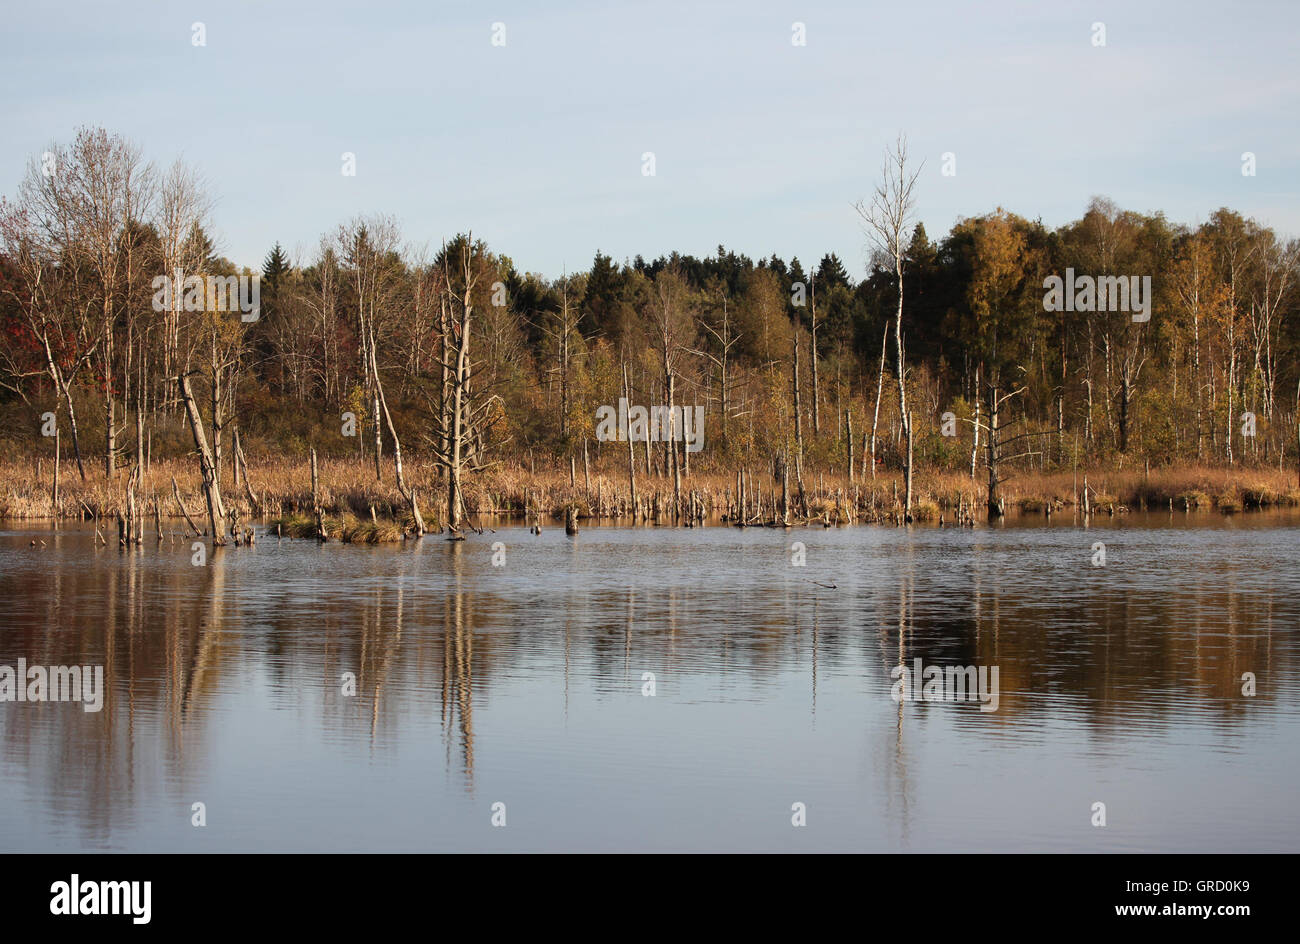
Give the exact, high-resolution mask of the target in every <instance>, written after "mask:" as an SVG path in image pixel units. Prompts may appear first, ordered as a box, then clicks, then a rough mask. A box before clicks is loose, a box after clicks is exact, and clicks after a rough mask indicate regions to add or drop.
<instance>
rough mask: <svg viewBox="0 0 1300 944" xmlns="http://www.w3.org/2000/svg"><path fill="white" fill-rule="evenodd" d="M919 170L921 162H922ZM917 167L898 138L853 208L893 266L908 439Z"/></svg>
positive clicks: (907, 491) (901, 411)
mask: <svg viewBox="0 0 1300 944" xmlns="http://www.w3.org/2000/svg"><path fill="white" fill-rule="evenodd" d="M921 166H922V167H923V166H924V162H922V165H921ZM920 173H921V169H920V168H919V167H918V168H917V169H916V170H915V171H911V172H910V173H909V171H908V167H907V139H906V138H905V137H903V136H902V135H900V136H899V138H898V140H897V142H896V143H895V145H894V148H893V150H892V151H886V152H885V161H884V167H883V168H882V170H881V177H882V180H881V182H880V183H879V184H877V185H876V191H875V193H874V195H873V196H872V198H871V202H870V203H869V204H868V203H865V202H864V201H861V200H860V201H858V203H857V204H856V209H857V211H858V215H859V216H861V217H862V220H863V222H864V223H865V224H866V229H867V233H868V235H870V236H871V238H872V239H873V240H874V241H875V243H876V248H877V249H878V250H879V251H880V252H881V253H882V254H884V255H885V256H888V257H889V258H890V259H891V260H892V261H893V263H894V278H895V279H896V281H897V283H898V308H897V311H896V312H895V314H894V351H895V354H896V362H895V373H896V374H897V376H898V421H899V422H900V423H901V424H902V426H903V433H904V434H905V435H906V436H907V437H910V436H911V434H912V429H911V425H912V424H911V415H910V414H909V413H908V410H907V385H906V371H905V362H904V356H903V268H904V265H903V264H904V262H905V261H906V257H907V242H906V240H907V238H908V234H909V233H910V231H911V228H912V218H913V211H914V209H915V206H916V197H915V190H916V178H917V176H918V175H919V174H920ZM911 513H912V467H911V465H910V464H909V465H908V466H907V468H906V469H905V470H904V476H903V515H904V518H907V517H908V516H910V515H911Z"/></svg>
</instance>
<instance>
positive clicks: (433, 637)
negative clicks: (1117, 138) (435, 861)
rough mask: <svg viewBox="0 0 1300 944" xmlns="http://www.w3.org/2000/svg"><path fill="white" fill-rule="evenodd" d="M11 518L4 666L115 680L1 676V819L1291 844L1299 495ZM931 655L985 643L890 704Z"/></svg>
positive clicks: (519, 843)
mask: <svg viewBox="0 0 1300 944" xmlns="http://www.w3.org/2000/svg"><path fill="white" fill-rule="evenodd" d="M8 527H9V528H10V530H4V531H0V665H6V664H7V665H15V664H16V661H17V659H18V658H20V657H22V658H25V659H27V661H28V663H29V664H43V665H60V664H72V663H81V664H102V665H103V666H104V667H105V668H104V671H105V678H106V685H107V687H108V689H109V691H108V694H107V696H106V699H105V703H104V707H103V710H102V711H100V712H99V713H87V712H84V711H83V710H82V709H81V707H80V706H78V705H76V704H57V703H52V704H30V703H26V704H18V703H0V848H2V849H4V851H44V850H48V851H77V850H87V851H98V850H104V851H113V850H126V851H204V852H208V851H242V850H250V851H343V850H375V851H455V850H489V851H490V850H593V851H600V850H643V851H658V850H664V851H667V850H700V851H709V850H742V851H748V850H753V851H786V850H845V851H849V850H858V851H918V852H919V851H981V850H994V851H1022V850H1044V851H1096V852H1103V851H1142V850H1151V851H1293V850H1294V849H1295V848H1296V846H1297V843H1298V842H1300V813H1298V811H1297V803H1296V795H1297V783H1298V782H1300V707H1298V704H1300V698H1298V697H1297V696H1298V695H1300V632H1298V631H1297V628H1296V627H1297V621H1298V619H1300V563H1298V562H1297V554H1296V547H1297V541H1298V540H1300V518H1297V517H1296V516H1294V515H1288V514H1284V513H1277V514H1253V515H1241V516H1236V517H1228V518H1223V517H1219V516H1217V515H1209V514H1193V515H1185V514H1183V513H1177V514H1174V515H1172V516H1171V515H1168V514H1152V515H1136V514H1135V515H1131V516H1128V517H1126V518H1124V519H1113V520H1112V519H1105V518H1103V519H1101V520H1100V521H1097V520H1094V521H1093V523H1092V527H1090V528H1088V529H1084V528H1082V527H1079V526H1077V525H1075V524H1074V523H1072V522H1070V521H1069V520H1068V519H1067V520H1064V521H1058V522H1054V523H1052V524H1051V525H1047V524H1045V523H1044V522H1043V520H1042V519H1038V518H1034V519H1028V520H1024V521H1021V522H1009V523H1006V524H1004V525H1002V526H997V527H992V528H977V529H974V530H958V529H942V530H940V529H936V528H917V529H913V530H911V531H906V530H901V529H892V528H878V527H859V528H846V529H830V530H826V529H821V528H818V529H803V528H799V529H794V530H793V531H791V532H781V531H774V530H766V529H748V530H743V531H742V530H738V529H735V528H729V527H710V528H704V529H695V530H671V529H666V528H665V529H654V528H635V529H634V528H597V527H589V528H586V529H584V530H583V532H582V534H581V535H579V536H578V537H576V538H568V537H566V536H565V535H564V534H563V531H562V529H560V528H556V527H552V528H550V529H549V530H546V531H545V532H544V533H543V534H542V535H540V536H537V537H534V536H532V535H530V534H529V533H528V531H527V530H526V529H525V528H524V527H521V526H520V527H516V526H503V527H500V528H498V530H497V532H496V533H495V534H486V535H483V536H482V537H471V538H470V540H468V541H465V542H463V543H449V542H446V541H444V540H442V539H441V538H439V537H436V536H435V537H430V538H429V539H427V540H425V541H423V542H420V543H418V544H415V543H411V544H406V545H390V546H384V547H373V548H372V547H360V546H349V545H339V544H327V545H323V546H322V545H318V544H316V543H315V542H311V541H291V540H287V539H286V540H282V541H277V540H276V539H275V538H274V537H273V536H271V537H267V536H263V537H262V538H261V539H260V541H259V542H258V544H257V545H256V547H253V548H238V549H236V548H227V549H224V550H218V551H216V552H214V553H212V554H211V556H210V558H209V560H208V562H207V564H206V566H202V567H196V566H193V565H192V564H191V562H190V555H191V551H190V542H189V541H187V540H184V541H183V540H181V539H180V538H179V536H178V538H177V540H176V541H175V543H172V542H170V541H168V542H165V543H164V544H163V545H162V546H160V547H159V546H155V545H154V542H153V540H152V538H149V539H147V543H146V546H145V547H143V548H139V549H132V550H121V549H119V548H117V547H108V548H103V547H100V548H96V547H95V546H94V544H93V540H92V535H91V534H90V533H89V532H87V531H84V530H60V531H52V530H50V529H48V528H43V529H42V528H40V527H39V526H38V527H36V528H32V527H22V528H18V527H15V526H14V525H13V524H12V523H11V524H10V525H9V526H8ZM33 539H36V540H38V541H44V546H39V545H38V546H37V547H36V548H32V547H31V546H30V542H31V541H32V540H33ZM494 541H500V542H503V543H504V545H505V562H504V565H503V566H499V567H498V566H493V562H492V559H493V549H492V543H493V542H494ZM795 541H802V542H803V543H804V544H805V545H806V547H807V551H806V554H807V566H805V567H795V566H792V565H791V550H790V545H791V544H792V542H795ZM1097 541H1101V542H1103V543H1104V544H1105V546H1106V558H1107V559H1106V566H1105V567H1094V566H1092V557H1093V553H1094V552H1093V549H1092V546H1093V544H1094V542H1097ZM823 585H826V586H823ZM832 585H833V587H834V589H831V588H830V587H831V586H832ZM917 658H919V659H922V660H923V664H925V665H932V664H933V665H940V666H950V665H963V666H964V665H980V666H997V667H998V668H999V689H1000V692H999V696H1000V697H999V704H998V708H997V710H996V711H993V712H982V711H980V710H979V705H978V703H951V702H947V703H945V702H935V703H925V702H917V703H911V702H908V703H904V704H901V705H900V704H899V703H897V702H895V701H894V700H893V699H892V698H891V697H890V689H891V686H892V684H893V681H892V679H891V678H890V669H891V668H893V667H894V666H896V665H898V664H899V662H900V659H902V660H903V661H905V662H906V664H908V665H909V666H910V665H913V664H914V662H913V660H915V659H917ZM347 672H352V673H355V675H356V678H357V692H356V695H355V696H345V695H344V694H342V687H343V683H342V677H343V674H344V673H347ZM647 672H650V673H653V674H654V680H655V695H654V697H646V696H644V695H643V694H642V691H643V685H644V683H643V674H644V673H647ZM1247 672H1252V673H1254V674H1255V676H1256V678H1257V694H1256V695H1255V696H1254V697H1244V696H1243V695H1242V681H1241V679H1242V675H1243V673H1247ZM1098 801H1100V802H1104V803H1105V804H1106V816H1107V826H1106V828H1104V829H1101V828H1095V827H1093V826H1092V825H1091V822H1090V820H1091V817H1092V804H1093V803H1095V802H1098ZM195 802H202V803H204V804H206V808H207V826H206V827H204V828H195V827H193V826H191V825H190V817H191V804H193V803H195ZM498 802H499V803H504V804H505V805H506V822H507V826H506V827H505V828H497V827H493V825H492V822H491V820H492V807H493V804H495V803H498ZM796 802H800V803H804V804H806V808H807V826H806V827H804V828H793V827H792V826H791V816H792V813H791V806H792V804H793V803H796Z"/></svg>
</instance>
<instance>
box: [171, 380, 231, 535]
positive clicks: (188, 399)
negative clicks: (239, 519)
mask: <svg viewBox="0 0 1300 944" xmlns="http://www.w3.org/2000/svg"><path fill="white" fill-rule="evenodd" d="M176 382H177V383H178V384H179V385H180V390H181V400H182V402H183V403H184V405H185V414H186V416H188V417H189V420H190V432H192V433H193V434H194V448H195V449H196V450H197V451H198V454H199V470H200V472H202V474H203V495H204V498H206V499H207V503H208V526H209V528H211V532H210V533H211V534H212V543H213V544H214V545H217V544H225V543H226V539H225V537H224V536H223V535H222V529H221V528H220V527H219V526H218V524H217V522H219V521H220V522H224V521H225V520H226V509H225V506H224V505H222V503H221V485H220V484H219V483H218V482H217V468H216V465H215V463H214V462H213V460H212V452H211V450H209V449H208V437H207V435H206V434H205V433H204V432H203V419H202V418H201V417H200V416H199V407H198V404H197V403H195V402H194V392H193V391H192V390H191V389H190V375H189V374H181V375H180V376H179V377H177V378H176Z"/></svg>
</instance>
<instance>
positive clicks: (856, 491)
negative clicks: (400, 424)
mask: <svg viewBox="0 0 1300 944" xmlns="http://www.w3.org/2000/svg"><path fill="white" fill-rule="evenodd" d="M249 463H250V471H251V479H252V486H253V491H254V493H255V496H256V498H257V500H258V501H257V506H254V505H252V504H251V503H250V502H249V501H248V499H247V497H246V495H245V493H244V489H243V487H242V486H241V487H240V488H239V489H235V488H234V483H233V481H232V480H231V473H230V469H229V467H228V466H227V468H226V474H225V476H224V481H223V489H222V491H223V496H224V498H225V500H226V502H227V504H228V505H232V506H234V507H235V508H237V509H238V511H239V514H240V517H241V520H242V521H243V522H245V523H248V522H250V521H252V520H263V521H267V522H269V523H270V524H271V525H272V526H274V524H275V523H277V522H278V523H279V524H280V526H281V529H282V531H283V532H284V533H286V534H290V535H292V536H295V537H297V536H301V537H312V536H314V535H315V524H314V521H313V520H312V515H311V512H312V497H311V473H310V467H309V465H308V463H307V462H305V461H290V460H286V459H284V458H263V459H258V458H257V457H253V456H250V457H249ZM749 471H752V473H753V478H752V483H753V487H754V489H755V490H757V491H758V492H759V493H760V495H761V497H762V502H763V517H764V518H770V517H771V516H772V507H773V502H774V500H777V499H779V497H780V484H779V482H774V481H772V479H771V476H770V475H769V474H768V472H767V468H766V464H765V463H763V462H755V463H754V466H753V467H752V468H751V469H750V470H749ZM50 473H51V468H50V462H49V460H46V461H45V462H43V463H42V464H41V466H40V469H39V471H38V469H37V467H36V464H35V463H34V462H32V461H30V460H28V461H18V462H8V463H0V518H18V519H24V518H51V517H85V516H86V514H87V509H88V510H89V513H90V514H94V515H99V516H101V517H113V516H115V515H116V514H117V513H118V512H120V511H122V510H124V509H125V507H126V484H127V481H128V474H127V473H126V472H125V471H123V472H120V473H119V475H118V476H117V477H116V478H115V480H114V481H113V482H111V483H109V482H106V481H105V479H104V476H103V472H102V470H101V469H99V468H92V467H91V466H89V465H88V468H87V479H86V481H85V482H83V481H82V480H81V479H80V477H79V476H78V475H77V473H76V466H75V464H74V463H72V462H71V461H69V460H67V459H65V460H64V462H63V465H62V473H61V482H60V501H59V505H58V507H57V508H55V507H53V506H52V504H51V500H50V484H51V482H50V477H51V476H50ZM383 474H384V478H383V480H382V481H375V476H374V466H373V464H371V463H367V462H362V461H361V460H359V459H356V458H350V459H323V460H322V461H321V462H320V481H321V494H320V496H319V498H320V503H321V506H322V508H323V510H324V511H325V514H326V516H327V518H328V519H329V520H328V523H327V527H328V528H329V529H330V536H331V537H332V538H333V537H336V536H337V537H338V538H340V539H342V540H346V541H353V542H356V543H371V544H374V543H382V542H387V541H397V540H401V538H402V535H403V534H404V533H407V534H409V533H411V532H412V530H413V527H414V522H413V520H412V517H411V515H410V510H409V507H408V505H407V503H406V501H405V500H404V499H403V497H402V495H401V494H400V493H399V492H398V490H397V488H396V486H395V483H394V482H393V480H392V467H391V464H389V463H387V462H386V463H385V466H384V469H383ZM173 476H175V478H176V481H177V483H178V485H179V487H180V493H181V497H182V500H183V501H184V503H185V506H186V507H187V508H188V509H189V512H190V514H191V516H193V518H194V519H195V521H196V522H198V523H199V524H200V526H205V525H206V523H207V522H206V511H205V505H204V501H203V496H202V492H201V489H200V484H201V483H200V480H199V475H198V469H197V467H196V465H195V463H193V462H192V461H180V460H172V461H166V462H155V463H154V464H153V467H152V468H151V469H150V470H149V471H148V472H147V473H146V474H145V475H144V476H143V480H142V482H141V483H140V485H139V486H138V487H137V490H136V501H137V507H138V509H139V511H140V513H141V514H142V515H144V516H145V517H146V519H148V520H151V519H152V517H153V499H154V497H155V496H156V497H157V498H158V502H159V507H160V510H161V513H162V516H163V517H164V518H168V519H171V518H178V517H179V516H180V512H179V510H178V509H177V507H176V503H175V501H174V499H173V497H172V487H171V480H172V477H173ZM407 476H408V481H409V484H411V485H413V486H414V487H415V489H416V492H417V497H418V500H419V503H420V508H421V511H422V513H423V516H424V520H425V524H426V526H427V528H428V529H429V530H430V531H432V532H436V531H438V530H440V529H441V514H442V512H443V511H444V510H445V509H444V504H445V500H446V499H445V484H444V483H443V482H442V481H441V480H440V479H439V478H438V476H437V475H436V473H435V472H434V470H433V469H431V468H429V467H428V466H427V465H425V464H423V463H416V462H409V461H408V466H407ZM1086 478H1087V483H1088V488H1089V494H1090V501H1091V505H1092V507H1093V508H1094V509H1096V510H1097V511H1099V512H1102V511H1105V510H1114V511H1116V512H1121V511H1123V510H1125V509H1131V510H1139V509H1142V508H1149V509H1164V508H1169V507H1173V508H1175V509H1177V510H1180V511H1182V510H1189V511H1191V510H1198V509H1199V510H1208V509H1211V508H1215V509H1218V510H1219V511H1221V512H1236V511H1240V510H1243V509H1253V508H1268V507H1277V506H1296V505H1300V489H1297V488H1296V485H1295V476H1294V474H1293V473H1290V472H1285V473H1284V472H1279V471H1278V470H1276V469H1266V468H1259V467H1255V468H1231V469H1229V468H1218V467H1207V466H1181V467H1168V468H1161V469H1159V470H1152V471H1151V473H1150V474H1149V475H1147V474H1146V473H1145V472H1144V471H1143V470H1141V469H1137V470H1124V471H1118V470H1115V469H1102V468H1094V469H1090V470H1088V471H1087V475H1086ZM1084 479H1085V475H1084V473H1083V472H1082V471H1080V472H1079V473H1078V474H1077V475H1076V474H1075V473H1073V472H1071V471H1064V472H1047V473H1039V472H1026V473H1022V474H1018V475H1015V476H1014V477H1013V478H1011V479H1009V480H1008V481H1006V482H1005V483H1004V484H1003V486H1002V497H1003V498H1004V499H1005V502H1006V507H1007V509H1008V511H1016V510H1018V511H1020V512H1021V513H1025V514H1043V513H1044V512H1045V511H1046V509H1047V508H1048V507H1049V506H1050V507H1051V508H1052V509H1053V510H1057V509H1063V508H1071V507H1072V506H1074V505H1076V504H1077V503H1081V502H1082V492H1083V484H1084ZM804 485H805V492H806V495H807V501H808V511H809V517H810V518H820V517H825V518H826V519H827V520H829V521H832V522H842V521H879V520H884V519H886V518H890V519H891V520H892V518H896V517H897V516H896V511H897V504H896V500H895V495H899V496H901V491H902V490H901V483H900V480H899V477H898V475H897V473H891V474H888V475H885V474H882V475H879V476H878V477H877V479H876V480H875V481H874V482H872V481H871V480H869V479H868V480H866V481H863V480H862V479H861V478H859V479H858V481H857V482H856V483H852V484H851V483H849V482H848V480H847V476H845V475H842V474H825V475H823V474H820V473H816V474H805V481H804ZM915 485H916V495H915V500H914V505H913V514H914V517H915V518H916V519H917V520H919V521H929V520H934V519H937V518H938V517H939V515H940V514H941V513H943V512H951V511H955V510H956V509H957V508H958V506H961V507H962V508H964V509H965V510H966V511H967V512H970V511H971V510H975V512H976V513H977V514H978V513H979V510H980V509H982V508H983V505H984V501H985V484H984V481H983V479H982V478H977V479H975V480H972V479H971V478H970V476H969V474H962V473H960V472H931V473H927V472H925V470H918V472H917V476H916V481H915ZM682 487H683V495H684V497H685V496H687V495H690V494H692V493H693V495H694V497H695V498H696V499H697V500H698V501H699V502H700V503H701V504H703V506H704V508H705V511H706V514H709V515H724V514H729V513H730V512H731V511H732V502H734V495H733V492H734V490H735V475H734V473H708V474H699V473H696V474H694V475H691V476H689V477H687V478H685V479H684V480H683V485H682ZM748 487H749V486H748V485H747V488H748ZM794 491H795V483H794V482H791V492H792V495H793V493H794ZM464 492H465V505H466V508H467V510H468V512H469V515H470V522H469V523H470V524H471V525H478V526H483V522H482V519H483V518H486V517H487V516H491V515H497V514H502V515H515V516H520V515H525V514H526V515H528V516H529V517H535V516H538V515H541V516H546V517H552V518H560V517H562V516H563V514H564V510H565V508H567V507H569V506H573V507H574V508H576V510H577V513H578V516H579V517H580V518H592V517H601V518H623V519H624V520H630V518H629V516H630V514H631V510H632V509H631V505H630V502H629V494H628V482H627V471H626V467H625V466H622V465H620V464H613V463H611V464H610V465H609V467H606V468H598V467H597V466H596V465H595V464H593V466H592V470H591V488H590V492H589V493H588V491H587V489H586V487H585V484H584V476H583V474H582V470H581V466H580V465H579V471H578V475H577V481H576V484H573V485H571V484H570V481H569V474H568V468H567V463H566V464H565V466H564V467H558V466H549V467H544V468H543V467H539V468H538V469H537V473H536V474H535V475H534V474H532V473H531V472H530V471H529V469H527V468H525V467H523V466H521V465H518V464H505V465H501V466H496V467H493V468H492V469H490V470H489V471H486V472H484V473H481V474H478V475H475V476H471V477H469V478H467V480H466V482H465V487H464ZM637 492H638V497H639V498H640V500H641V502H642V505H643V511H644V512H645V514H646V515H647V516H649V515H650V514H651V509H652V507H653V502H654V499H655V498H656V497H657V498H658V501H659V506H660V509H661V513H662V516H663V518H664V519H667V518H668V509H669V508H670V507H671V505H672V496H673V485H672V481H671V479H670V478H668V477H664V476H658V477H655V476H650V477H647V476H646V475H645V470H644V467H640V468H638V470H637ZM855 497H856V505H855V504H854V499H855ZM372 510H373V519H372ZM793 517H794V516H793V515H792V518H793Z"/></svg>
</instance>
